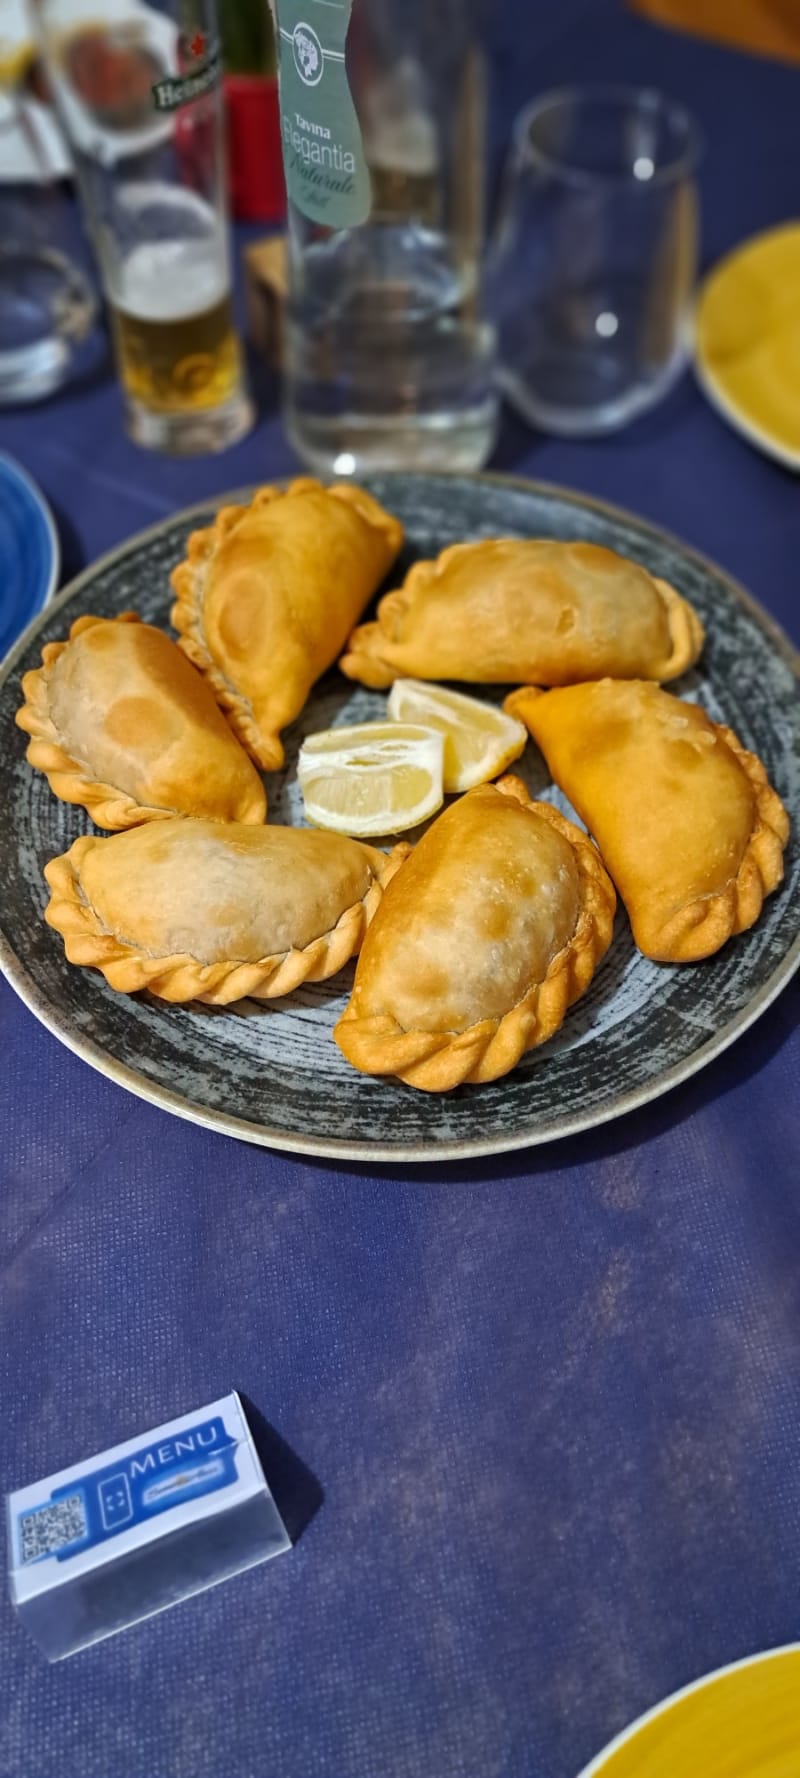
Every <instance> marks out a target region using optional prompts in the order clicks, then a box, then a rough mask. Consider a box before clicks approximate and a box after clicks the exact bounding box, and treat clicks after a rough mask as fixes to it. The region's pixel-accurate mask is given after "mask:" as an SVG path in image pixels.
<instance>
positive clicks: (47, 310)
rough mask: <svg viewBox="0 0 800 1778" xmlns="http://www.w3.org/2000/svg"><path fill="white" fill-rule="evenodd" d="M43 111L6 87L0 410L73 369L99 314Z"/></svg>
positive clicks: (0, 170) (1, 108)
mask: <svg viewBox="0 0 800 1778" xmlns="http://www.w3.org/2000/svg"><path fill="white" fill-rule="evenodd" d="M40 109H41V108H39V107H36V106H34V105H33V104H30V103H28V102H27V101H26V100H25V99H24V98H23V97H22V96H21V95H20V94H19V93H18V92H17V90H16V89H15V88H14V87H13V86H11V85H7V86H6V85H0V404H2V405H5V404H6V403H17V402H27V401H38V400H39V399H40V398H41V397H42V396H45V395H50V394H52V392H53V390H55V389H57V388H58V387H59V385H60V384H61V383H63V382H64V380H65V378H66V377H68V376H69V374H70V372H71V370H72V369H73V368H74V366H75V364H76V362H77V359H78V354H79V349H80V347H81V345H82V343H83V341H84V340H85V339H86V338H87V336H88V334H89V332H90V330H91V327H92V324H93V321H94V318H95V313H96V309H97V304H96V301H95V296H94V292H93V291H92V289H91V287H90V285H89V283H88V281H87V279H86V278H85V276H84V274H83V271H82V268H81V267H80V266H79V265H78V264H77V263H76V261H75V258H74V256H73V252H72V247H73V243H72V242H71V241H70V239H69V228H68V218H67V216H66V214H65V210H66V206H65V204H64V200H63V197H62V195H61V192H60V191H59V188H58V185H57V183H56V180H55V177H54V176H53V175H54V172H55V171H57V170H58V169H57V167H56V168H54V166H53V164H52V156H51V153H50V151H51V144H50V142H49V141H48V140H46V139H45V137H44V134H43V131H42V128H41V122H40Z"/></svg>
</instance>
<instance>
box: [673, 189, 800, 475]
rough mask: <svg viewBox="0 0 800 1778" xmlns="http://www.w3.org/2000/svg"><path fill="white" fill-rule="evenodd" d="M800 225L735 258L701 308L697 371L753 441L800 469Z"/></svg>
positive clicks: (719, 269) (706, 290)
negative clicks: (799, 299)
mask: <svg viewBox="0 0 800 1778" xmlns="http://www.w3.org/2000/svg"><path fill="white" fill-rule="evenodd" d="M798 287H800V225H798V224H797V223H789V224H787V225H786V226H785V227H782V228H773V229H769V230H768V232H767V233H766V234H763V235H757V236H756V237H755V239H754V240H752V241H746V242H745V243H744V245H743V246H742V247H737V249H736V251H735V252H734V253H730V254H728V256H727V258H726V259H723V260H722V262H721V264H720V265H718V266H716V267H715V269H714V271H713V272H711V274H710V276H709V277H708V278H707V279H706V282H705V284H704V286H703V289H702V290H701V292H700V297H699V300H698V305H697V315H696V325H695V368H696V370H697V375H698V377H699V380H700V383H701V385H702V387H703V389H704V390H705V393H706V395H707V396H708V398H709V400H710V401H711V402H713V404H714V406H715V407H716V408H718V410H719V412H720V413H721V414H722V415H723V417H724V418H725V419H726V420H729V421H730V423H731V425H732V426H735V427H736V429H737V431H739V432H742V433H743V434H744V436H745V438H748V439H749V440H750V443H751V444H754V445H757V446H758V448H759V450H762V451H766V453H767V455H768V456H770V457H777V459H778V461H779V462H780V463H784V464H786V466H787V468H789V469H800V329H798V325H797V307H798V296H797V291H798Z"/></svg>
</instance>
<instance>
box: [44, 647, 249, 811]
mask: <svg viewBox="0 0 800 1778" xmlns="http://www.w3.org/2000/svg"><path fill="white" fill-rule="evenodd" d="M42 661H43V663H44V664H43V666H41V667H37V668H35V669H34V670H33V671H32V672H30V673H26V674H25V676H24V678H23V681H22V688H23V691H24V693H25V703H24V704H23V706H22V708H21V709H20V710H18V711H17V716H16V720H17V722H18V724H19V727H20V728H22V729H25V731H26V733H27V734H29V735H30V736H31V740H30V742H29V745H28V750H27V758H28V759H29V760H30V763H31V765H33V766H38V767H39V770H40V771H42V772H44V773H45V774H46V776H47V778H48V780H49V783H50V787H51V789H52V790H54V791H55V794H56V796H59V797H61V798H62V800H63V801H64V802H68V803H82V805H83V807H84V808H85V809H87V810H88V812H89V814H90V815H91V817H92V820H93V821H96V822H97V825H98V827H111V828H122V827H135V826H137V825H138V823H139V822H141V821H156V820H163V819H165V818H166V817H168V816H170V815H176V814H181V815H204V816H210V817H212V818H213V819H214V820H217V821H252V822H263V821H264V819H265V817H266V813H267V799H266V796H265V795H264V786H263V784H262V783H261V779H260V778H259V776H258V773H257V772H256V770H255V768H254V767H253V765H252V764H251V762H250V760H249V759H248V757H247V754H246V753H245V751H244V749H243V748H242V747H240V745H239V742H238V741H237V739H236V736H235V735H234V734H233V732H232V730H231V729H230V728H229V727H228V724H227V722H226V721H225V718H224V716H223V715H222V712H221V711H220V710H219V709H218V708H217V705H216V703H215V701H214V696H213V693H212V692H211V690H210V688H209V687H208V686H207V685H206V684H205V681H204V680H203V679H201V677H200V674H199V673H196V672H195V670H194V667H191V666H190V665H189V662H188V661H187V660H186V659H185V657H184V656H183V655H182V654H181V651H180V649H179V648H177V647H176V645H175V643H174V642H171V641H170V639H169V637H168V636H165V635H164V634H163V632H162V631H161V630H157V629H154V628H153V626H152V625H151V624H143V623H140V622H139V620H138V618H137V617H136V616H135V614H134V613H133V612H126V613H125V614H124V616H123V617H120V618H99V617H79V618H78V619H77V621H76V622H75V623H74V624H73V625H72V629H71V630H70V633H69V641H67V642H48V643H47V645H46V647H45V648H44V649H43V650H42Z"/></svg>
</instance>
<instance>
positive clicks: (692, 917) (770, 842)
mask: <svg viewBox="0 0 800 1778" xmlns="http://www.w3.org/2000/svg"><path fill="white" fill-rule="evenodd" d="M712 727H713V729H714V731H715V733H716V734H717V736H718V737H719V739H720V740H721V741H722V742H723V743H724V745H725V746H726V747H728V748H729V749H730V751H731V753H732V754H733V756H734V758H735V759H736V760H738V762H739V765H740V766H741V768H742V771H743V772H744V773H745V775H746V777H747V779H748V781H749V783H750V787H751V789H752V791H753V794H754V797H755V824H754V827H753V831H752V833H751V835H750V838H749V840H748V842H747V845H746V847H745V849H744V853H743V855H742V859H741V862H740V864H739V869H738V871H737V873H736V876H735V877H732V878H731V880H730V882H729V883H728V884H727V886H726V888H725V889H722V890H714V891H712V893H711V894H710V895H702V896H699V897H697V899H696V900H694V901H690V902H687V903H686V904H685V906H684V907H682V908H679V909H678V910H677V912H676V913H674V914H673V915H672V916H671V918H670V919H669V920H667V921H665V922H664V924H663V925H662V926H661V927H660V928H659V930H658V933H657V934H656V935H654V937H653V939H652V941H651V942H650V943H648V945H647V946H645V945H643V944H641V942H640V938H639V936H638V934H637V930H636V925H635V923H634V922H633V920H632V924H633V936H634V938H635V939H636V943H637V944H638V945H639V948H640V950H642V951H643V952H644V955H645V956H646V957H651V958H652V959H653V961H654V962H656V963H699V962H701V961H702V959H703V958H704V957H711V956H713V954H714V952H715V951H719V950H721V949H722V946H723V945H724V944H726V943H727V941H728V939H729V938H733V937H735V935H736V934H737V933H739V932H746V931H747V929H748V927H750V926H754V925H755V922H756V920H757V919H758V916H759V914H760V913H761V909H762V907H763V905H764V900H765V897H766V896H767V895H771V894H772V891H773V889H777V887H778V884H779V883H780V882H781V881H782V878H783V853H784V847H785V845H786V842H787V840H788V838H789V829H790V821H789V816H788V814H787V811H786V809H785V808H784V805H783V803H782V802H781V799H780V797H779V795H778V792H777V790H773V787H772V785H771V784H770V782H769V779H768V777H767V773H766V769H765V767H764V765H763V764H762V762H761V760H760V759H759V758H758V755H757V754H755V753H749V752H748V750H747V748H746V747H743V746H742V743H741V741H740V740H739V738H738V736H737V735H735V734H734V732H733V729H730V728H727V727H726V726H725V724H724V723H721V722H714V723H712Z"/></svg>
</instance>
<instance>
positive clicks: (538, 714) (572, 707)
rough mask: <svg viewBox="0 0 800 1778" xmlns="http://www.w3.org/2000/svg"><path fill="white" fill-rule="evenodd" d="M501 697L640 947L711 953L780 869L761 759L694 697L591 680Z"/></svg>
mask: <svg viewBox="0 0 800 1778" xmlns="http://www.w3.org/2000/svg"><path fill="white" fill-rule="evenodd" d="M506 708H507V709H508V710H510V711H512V712H513V714H514V715H515V716H519V717H520V718H521V720H522V721H523V722H524V723H525V724H526V726H527V728H528V729H529V730H530V733H531V734H532V735H533V738H534V740H535V741H536V742H537V744H538V746H539V747H540V748H541V750H542V753H543V754H544V757H545V759H546V761H547V764H548V766H549V768H550V771H551V772H552V775H553V778H554V779H555V782H556V784H558V785H559V786H560V788H561V789H562V790H563V791H564V793H565V795H566V796H568V797H569V800H570V802H571V803H572V805H573V808H575V809H576V810H577V812H578V814H579V815H580V816H581V818H582V819H583V820H584V821H585V822H586V825H587V827H588V829H589V831H590V833H591V834H593V835H594V838H595V840H596V841H597V844H598V846H599V848H600V852H601V854H602V857H603V861H604V863H605V864H606V866H607V867H608V870H609V871H610V873H611V876H612V877H613V879H614V882H615V883H616V885H617V888H618V890H619V893H620V895H621V897H622V900H623V901H624V903H625V906H626V908H627V910H628V914H629V916H630V922H631V926H632V928H633V936H634V938H635V940H636V943H637V945H638V946H639V949H640V951H643V952H644V954H645V956H646V957H652V958H654V959H655V961H656V962H660V963H689V962H693V961H695V960H696V959H698V958H701V957H710V956H711V954H712V952H714V951H718V950H719V948H720V946H721V945H724V944H725V942H726V939H728V938H730V937H731V935H732V934H733V933H736V932H744V931H745V929H746V928H747V927H748V926H752V925H753V923H754V921H755V920H757V919H758V916H759V914H760V912H761V905H762V902H763V900H764V896H765V895H769V894H770V892H771V891H772V890H773V889H775V888H776V887H777V885H778V883H779V882H780V881H781V878H782V876H783V848H784V846H785V844H786V840H787V837H788V834H789V818H788V816H787V814H786V810H785V809H784V806H783V804H782V802H781V800H780V798H779V796H778V795H777V793H776V792H775V791H774V790H773V789H772V788H771V786H770V784H769V783H768V781H767V775H766V772H765V770H764V767H763V765H762V764H761V761H760V760H759V759H757V758H756V756H755V754H753V753H747V752H746V751H745V749H744V747H742V746H741V743H740V742H739V741H738V740H737V738H736V736H735V735H734V734H733V733H732V731H731V730H730V729H729V728H724V727H722V725H721V724H719V723H716V722H712V721H711V720H710V718H709V717H708V716H707V715H706V713H705V711H704V710H701V709H699V708H698V707H697V705H696V704H686V703H683V702H682V701H681V700H680V698H675V697H671V696H670V694H669V692H665V691H661V690H660V689H659V687H658V686H656V685H649V684H643V683H637V682H635V681H629V682H627V683H624V682H621V681H618V680H614V679H603V680H600V681H599V682H597V683H595V684H591V685H574V686H571V687H569V688H567V689H565V690H559V691H549V692H541V693H540V692H538V691H536V690H533V689H531V688H525V687H523V688H522V689H521V690H520V691H515V692H512V693H511V696H510V697H508V698H507V699H506Z"/></svg>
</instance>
